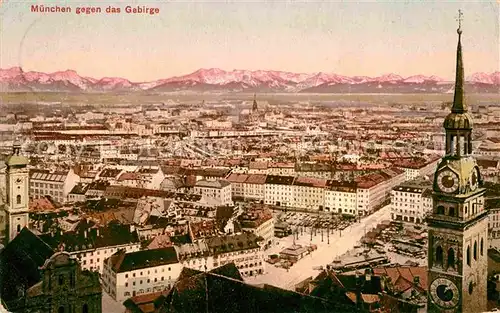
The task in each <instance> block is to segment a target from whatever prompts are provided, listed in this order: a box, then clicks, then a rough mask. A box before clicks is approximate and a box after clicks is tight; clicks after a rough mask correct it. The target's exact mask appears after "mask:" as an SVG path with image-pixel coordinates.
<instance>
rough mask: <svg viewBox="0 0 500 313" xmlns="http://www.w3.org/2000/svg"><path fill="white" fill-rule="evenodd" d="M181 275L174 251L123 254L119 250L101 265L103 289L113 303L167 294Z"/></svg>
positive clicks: (160, 250) (166, 249)
mask: <svg viewBox="0 0 500 313" xmlns="http://www.w3.org/2000/svg"><path fill="white" fill-rule="evenodd" d="M181 271H182V265H181V263H180V262H179V260H178V258H177V252H176V251H175V248H174V247H168V248H161V249H152V250H142V251H136V252H131V253H127V252H126V251H125V250H120V251H118V252H116V253H115V254H113V255H112V256H111V257H109V258H107V259H106V260H105V261H104V270H103V276H102V281H103V283H102V285H103V289H104V290H105V291H106V292H107V293H108V294H109V295H110V296H111V297H112V298H113V299H115V300H116V301H118V302H123V301H125V300H126V299H128V298H130V297H134V296H136V295H140V294H144V293H151V292H157V291H163V290H169V289H170V288H171V287H172V286H173V284H174V283H175V281H176V280H177V278H178V277H179V274H180V273H181Z"/></svg>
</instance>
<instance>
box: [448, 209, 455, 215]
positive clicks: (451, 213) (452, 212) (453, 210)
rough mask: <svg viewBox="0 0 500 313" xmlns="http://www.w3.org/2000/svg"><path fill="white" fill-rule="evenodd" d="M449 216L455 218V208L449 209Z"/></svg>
mask: <svg viewBox="0 0 500 313" xmlns="http://www.w3.org/2000/svg"><path fill="white" fill-rule="evenodd" d="M448 214H449V215H450V216H455V208H453V207H452V208H449V209H448Z"/></svg>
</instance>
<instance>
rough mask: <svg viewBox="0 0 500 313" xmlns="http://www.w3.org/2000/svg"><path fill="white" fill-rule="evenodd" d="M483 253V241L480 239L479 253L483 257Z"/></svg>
mask: <svg viewBox="0 0 500 313" xmlns="http://www.w3.org/2000/svg"><path fill="white" fill-rule="evenodd" d="M483 251H484V241H483V238H481V244H480V245H479V253H480V254H481V255H483Z"/></svg>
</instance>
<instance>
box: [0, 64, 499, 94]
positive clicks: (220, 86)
mask: <svg viewBox="0 0 500 313" xmlns="http://www.w3.org/2000/svg"><path fill="white" fill-rule="evenodd" d="M467 81H468V85H474V86H475V87H474V92H481V90H483V89H485V88H486V89H487V90H489V91H486V92H498V88H499V86H500V72H495V73H492V74H486V73H475V74H472V75H471V76H469V77H468V78H467ZM451 85H452V82H449V81H445V80H443V79H441V78H439V77H436V76H424V75H413V76H409V77H402V76H400V75H397V74H393V73H388V74H384V75H381V76H378V77H368V76H343V75H339V74H336V73H327V72H318V73H292V72H284V71H272V70H255V71H250V70H239V69H235V70H232V71H225V70H222V69H218V68H209V69H199V70H197V71H195V72H193V73H191V74H188V75H183V76H175V77H170V78H164V79H159V80H156V81H151V82H131V81H129V80H128V79H125V78H120V77H104V78H101V79H96V78H92V77H84V76H80V75H79V74H78V73H77V72H75V71H74V70H65V71H58V72H54V73H42V72H36V71H28V72H25V71H23V69H22V68H20V67H13V68H9V69H0V91H64V92H115V91H120V92H128V91H147V92H172V91H180V90H193V91H211V90H214V91H253V92H258V91H268V92H272V91H276V92H334V93H335V92H338V93H340V92H359V93H361V92H374V90H375V92H423V91H428V92H446V90H449V88H450V86H451ZM478 86H479V87H478ZM402 90H403V91H402Z"/></svg>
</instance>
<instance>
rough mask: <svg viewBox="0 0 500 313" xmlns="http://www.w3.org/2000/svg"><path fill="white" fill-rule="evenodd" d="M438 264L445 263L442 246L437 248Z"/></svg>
mask: <svg viewBox="0 0 500 313" xmlns="http://www.w3.org/2000/svg"><path fill="white" fill-rule="evenodd" d="M436 265H443V248H441V246H438V247H437V248H436Z"/></svg>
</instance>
